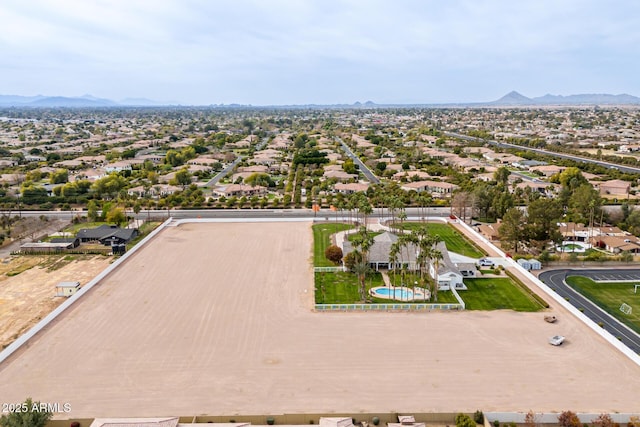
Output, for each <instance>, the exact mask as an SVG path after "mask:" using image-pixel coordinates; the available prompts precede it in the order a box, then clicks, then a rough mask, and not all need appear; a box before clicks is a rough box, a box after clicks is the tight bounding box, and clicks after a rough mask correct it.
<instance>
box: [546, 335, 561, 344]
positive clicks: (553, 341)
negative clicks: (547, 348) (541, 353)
mask: <svg viewBox="0 0 640 427" xmlns="http://www.w3.org/2000/svg"><path fill="white" fill-rule="evenodd" d="M563 342H564V337H563V336H562V335H554V336H552V337H551V338H549V344H551V345H561V344H562V343H563Z"/></svg>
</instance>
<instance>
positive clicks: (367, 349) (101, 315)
mask: <svg viewBox="0 0 640 427" xmlns="http://www.w3.org/2000/svg"><path fill="white" fill-rule="evenodd" d="M312 247H313V242H312V231H311V229H310V226H309V224H307V223H300V222H295V223H256V224H248V223H242V224H234V223H220V224H186V225H182V226H180V227H169V228H167V229H165V230H164V231H163V232H162V233H160V234H159V235H158V236H157V237H156V238H155V239H154V241H152V242H150V244H149V246H147V247H145V248H144V249H143V250H141V251H140V252H138V253H136V254H135V255H134V256H132V257H131V258H130V259H129V260H128V261H127V262H126V263H124V264H123V265H122V266H121V267H120V268H118V269H117V270H116V271H114V272H113V273H112V274H111V275H109V276H108V277H107V278H105V279H104V280H103V281H102V282H101V283H100V284H99V285H97V286H96V287H94V288H93V289H92V290H91V291H90V292H88V293H87V294H86V295H85V296H84V297H83V299H82V300H81V301H79V303H78V304H76V305H74V306H72V307H71V308H70V309H69V311H67V312H65V313H64V314H63V315H62V316H61V317H60V318H58V319H57V320H56V321H55V322H54V323H53V324H52V325H50V326H49V327H48V328H47V329H46V330H45V331H43V333H41V334H39V335H38V336H36V337H35V338H34V339H33V341H32V342H30V343H29V345H28V346H27V347H26V348H23V349H21V350H20V351H18V352H17V353H16V354H15V355H14V356H12V357H11V358H9V359H8V360H7V361H5V362H4V363H3V364H2V365H0V396H2V399H3V401H8V402H19V401H23V400H24V398H25V397H26V396H31V397H33V398H34V399H36V400H40V401H45V402H69V403H70V404H71V406H72V412H71V413H70V414H60V415H58V417H64V418H67V417H81V416H86V417H96V416H164V415H189V414H191V415H195V414H229V415H233V414H269V413H272V414H278V413H313V412H332V411H335V412H349V413H357V412H361V411H362V412H376V411H381V412H408V413H411V412H455V411H468V412H473V411H475V410H476V409H478V408H481V409H483V410H484V411H492V410H494V411H495V410H504V411H514V410H520V411H527V410H529V409H533V410H534V411H562V410H566V409H571V410H574V411H579V412H581V411H588V412H596V413H598V412H616V411H619V412H627V411H635V410H637V407H638V402H637V397H638V396H639V395H640V367H639V366H637V365H635V364H634V363H632V362H631V361H630V360H629V359H627V358H626V357H625V356H623V355H622V354H621V353H620V352H618V351H617V350H615V349H613V348H612V347H611V346H609V345H608V344H606V343H605V341H604V340H603V339H602V338H600V337H599V336H598V335H596V334H595V333H593V332H591V331H590V330H589V329H588V328H587V327H585V326H584V325H583V324H582V323H581V322H579V321H578V320H577V319H575V318H574V317H572V316H570V315H569V314H568V313H567V312H566V311H564V310H563V309H561V308H557V309H555V310H553V311H550V312H551V313H553V314H555V315H556V316H558V318H559V320H558V322H557V323H555V324H549V323H546V322H544V320H543V315H544V314H547V313H549V312H545V313H518V312H513V311H500V312H480V311H466V312H431V313H385V312H374V313H370V312H367V313H362V312H358V313H340V312H331V313H314V312H312V311H311V307H312V304H313V272H312V268H311V265H310V262H309V260H310V258H311V253H312ZM556 334H562V335H565V336H566V337H567V342H566V344H565V345H563V346H561V347H553V346H550V345H549V344H548V343H547V339H548V338H549V337H550V336H552V335H556ZM603 390H606V392H603Z"/></svg>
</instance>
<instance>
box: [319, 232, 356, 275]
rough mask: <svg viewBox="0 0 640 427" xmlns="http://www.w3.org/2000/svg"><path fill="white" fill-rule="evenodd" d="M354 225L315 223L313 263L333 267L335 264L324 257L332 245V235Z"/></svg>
mask: <svg viewBox="0 0 640 427" xmlns="http://www.w3.org/2000/svg"><path fill="white" fill-rule="evenodd" d="M351 228H353V225H350V224H343V223H339V222H338V223H335V222H332V223H323V224H315V225H313V227H312V229H313V265H314V266H316V267H331V266H333V265H334V264H333V263H332V262H331V261H329V260H328V259H326V258H325V257H324V251H325V250H326V249H327V247H328V246H329V245H331V239H330V237H331V235H332V234H334V233H337V232H339V231H343V230H349V229H351Z"/></svg>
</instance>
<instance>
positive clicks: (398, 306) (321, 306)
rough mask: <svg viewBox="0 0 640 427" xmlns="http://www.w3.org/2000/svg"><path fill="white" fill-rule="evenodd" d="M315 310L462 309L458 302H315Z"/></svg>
mask: <svg viewBox="0 0 640 427" xmlns="http://www.w3.org/2000/svg"><path fill="white" fill-rule="evenodd" d="M315 309H316V311H432V310H464V306H462V305H460V304H406V303H405V304H402V303H399V304H393V303H384V304H316V305H315Z"/></svg>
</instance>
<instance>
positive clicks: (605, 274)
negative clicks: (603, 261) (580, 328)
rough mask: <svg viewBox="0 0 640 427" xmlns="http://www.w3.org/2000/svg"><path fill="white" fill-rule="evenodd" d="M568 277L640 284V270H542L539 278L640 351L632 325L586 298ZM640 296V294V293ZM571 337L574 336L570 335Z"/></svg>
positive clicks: (608, 330) (631, 347)
mask: <svg viewBox="0 0 640 427" xmlns="http://www.w3.org/2000/svg"><path fill="white" fill-rule="evenodd" d="M567 276H583V277H588V278H591V279H593V280H599V281H607V282H630V283H633V282H637V283H640V269H638V270H635V269H634V270H572V269H563V270H551V271H545V272H543V273H540V275H539V276H538V278H539V279H540V280H541V281H543V282H544V283H545V284H546V285H547V286H549V287H550V288H551V289H554V290H555V291H556V292H557V293H558V295H560V296H561V297H563V298H565V299H568V301H569V303H571V304H572V305H573V306H574V307H576V308H577V309H578V310H582V312H583V313H584V314H585V315H586V316H587V317H588V318H589V319H591V320H593V321H594V322H596V323H597V324H602V325H603V328H604V329H605V330H606V331H607V332H609V333H610V334H611V335H613V336H614V337H617V338H618V339H620V341H622V342H623V343H624V344H625V345H626V346H627V347H629V348H630V349H632V350H633V351H635V352H636V353H638V354H640V335H638V334H636V333H635V332H633V331H632V330H630V329H629V328H628V327H626V326H624V325H623V324H621V323H620V322H619V321H618V320H616V319H615V318H614V317H612V316H611V315H610V314H608V313H606V312H605V311H604V310H602V309H601V308H599V307H598V306H597V305H595V304H594V303H592V302H591V301H590V300H589V299H587V298H585V297H584V296H582V294H580V293H579V292H577V291H575V290H574V289H573V288H571V287H570V286H569V285H567V284H566V282H565V279H566V277H567ZM639 297H640V296H639ZM568 338H569V339H570V337H568Z"/></svg>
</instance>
